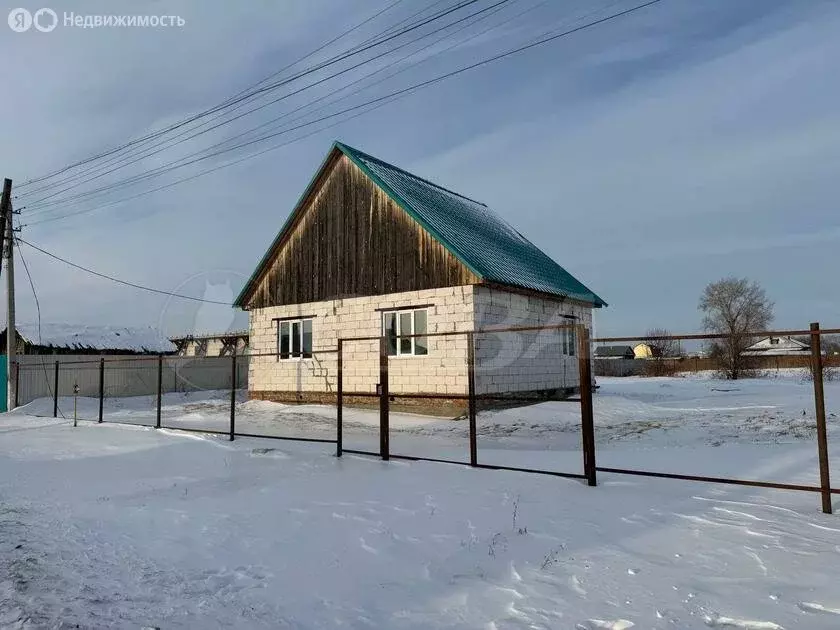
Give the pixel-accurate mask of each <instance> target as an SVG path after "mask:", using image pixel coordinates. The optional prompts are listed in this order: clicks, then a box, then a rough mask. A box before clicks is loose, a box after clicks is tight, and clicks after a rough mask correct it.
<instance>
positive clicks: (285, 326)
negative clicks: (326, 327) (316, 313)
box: [277, 319, 312, 360]
mask: <svg viewBox="0 0 840 630" xmlns="http://www.w3.org/2000/svg"><path fill="white" fill-rule="evenodd" d="M277 357H278V358H279V359H281V360H285V359H311V358H312V320H311V319H287V320H281V321H278V322H277Z"/></svg>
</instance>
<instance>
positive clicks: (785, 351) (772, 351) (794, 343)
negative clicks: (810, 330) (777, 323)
mask: <svg viewBox="0 0 840 630" xmlns="http://www.w3.org/2000/svg"><path fill="white" fill-rule="evenodd" d="M741 354H742V355H743V356H745V357H792V356H797V357H801V356H810V355H811V346H810V344H807V343H805V342H803V341H799V340H798V339H794V338H793V337H765V338H764V339H761V340H759V341H756V342H755V343H754V344H752V345H751V346H749V347H748V348H747V349H746V350H744V351H743V352H742V353H741Z"/></svg>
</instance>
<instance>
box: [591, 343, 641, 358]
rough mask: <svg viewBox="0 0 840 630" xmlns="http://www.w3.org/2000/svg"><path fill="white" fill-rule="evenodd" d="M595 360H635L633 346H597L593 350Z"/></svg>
mask: <svg viewBox="0 0 840 630" xmlns="http://www.w3.org/2000/svg"><path fill="white" fill-rule="evenodd" d="M595 358H596V359H635V358H636V353H635V352H634V351H633V346H598V347H597V348H595Z"/></svg>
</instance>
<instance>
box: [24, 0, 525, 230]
mask: <svg viewBox="0 0 840 630" xmlns="http://www.w3.org/2000/svg"><path fill="white" fill-rule="evenodd" d="M511 1H512V0H498V1H497V2H495V3H494V4H491V5H489V6H487V7H485V8H483V9H480V10H477V11H475V12H473V13H471V14H469V15H467V16H465V17H461V18H459V19H457V20H455V21H453V22H450V23H448V24H445V25H444V26H441V27H439V28H437V29H435V30H433V31H430V32H428V33H425V34H423V35H421V36H419V37H417V38H415V39H413V40H411V41H408V42H404V43H402V44H400V45H399V46H396V47H395V48H392V49H390V50H387V51H385V52H383V53H380V54H378V55H375V56H373V57H371V58H369V59H366V60H364V61H361V62H359V63H357V64H355V65H352V66H349V67H347V68H344V69H342V70H340V71H338V72H336V73H334V74H331V75H329V76H327V77H324V78H321V79H319V80H317V81H315V82H313V83H310V84H308V85H305V86H303V87H301V88H298V89H297V90H294V91H292V92H289V93H287V94H284V95H282V96H280V97H278V98H276V99H274V100H272V101H269V102H267V103H263V104H262V105H258V106H256V107H254V108H252V109H250V110H248V111H246V112H243V113H241V114H238V115H236V116H234V117H232V118H229V119H227V120H225V121H222V122H220V123H217V124H216V125H213V126H212V127H208V128H206V129H204V130H202V131H196V132H195V133H192V135H190V136H188V137H186V138H184V139H183V140H179V141H177V142H174V143H172V144H169V146H164V147H161V148H157V149H155V150H152V151H150V152H147V153H145V154H143V155H139V156H136V157H133V159H130V160H129V161H127V162H125V163H123V164H121V165H118V166H113V168H110V169H108V170H105V171H102V172H100V173H98V174H96V175H93V176H91V177H88V178H87V179H83V180H80V181H78V182H76V183H75V184H72V185H71V186H68V187H67V188H63V189H61V190H58V191H55V192H52V193H50V194H48V195H46V196H44V197H41V198H40V199H36V200H35V201H30V202H29V204H30V205H29V206H28V209H29V216H33V215H34V214H38V213H39V212H42V211H44V210H45V209H47V208H49V207H50V206H54V205H59V204H66V203H67V202H69V201H76V200H79V199H86V198H90V197H96V196H99V195H101V194H102V193H107V192H110V191H111V190H113V189H115V188H120V187H122V186H125V185H130V184H133V183H136V182H138V181H142V180H143V179H148V178H149V177H153V176H154V175H156V174H157V173H158V172H166V169H167V168H168V167H169V166H172V165H174V164H177V163H178V162H180V161H183V160H185V159H187V158H189V157H194V156H196V155H199V154H201V153H202V152H204V151H208V150H210V149H212V148H215V147H217V146H220V145H221V144H224V143H226V142H230V141H231V140H234V139H236V138H238V137H242V136H244V135H247V134H249V133H252V132H253V131H255V130H256V129H259V128H260V127H263V126H265V125H266V124H269V123H271V122H275V121H276V120H277V119H274V120H272V121H269V122H268V123H263V124H261V125H258V126H257V127H255V128H253V129H250V130H247V131H245V132H242V133H240V134H236V135H234V136H233V137H231V138H228V139H226V140H224V141H223V142H220V143H217V144H214V145H211V146H210V147H208V148H206V149H202V150H199V151H197V152H194V153H191V154H189V155H187V156H184V157H182V158H178V159H177V160H173V161H171V162H168V163H167V164H163V165H161V166H159V167H156V169H153V170H151V171H147V172H146V173H141V174H138V175H134V176H131V177H128V178H126V179H124V180H119V181H117V182H112V183H111V184H107V185H105V186H101V187H99V188H94V189H92V190H88V191H85V192H81V193H77V194H74V195H69V196H67V197H62V198H59V199H53V200H51V201H50V199H51V198H53V197H55V196H57V195H60V194H61V193H63V192H67V191H68V190H71V189H73V188H76V187H78V186H81V185H83V184H85V183H88V182H91V181H93V180H95V179H99V178H100V177H103V176H105V175H108V174H110V173H113V172H115V171H118V170H120V169H122V168H125V167H126V166H129V165H130V164H134V163H136V162H139V161H140V160H142V159H145V158H147V157H150V156H152V155H155V154H157V153H160V152H162V151H165V150H167V149H169V148H172V147H173V146H176V145H178V144H181V143H183V142H187V141H189V140H191V139H193V138H196V137H198V136H201V135H203V134H205V133H208V132H210V131H213V130H215V129H218V128H219V127H223V126H225V125H228V124H230V123H232V122H234V121H236V120H238V119H240V118H243V117H245V116H248V115H250V114H253V113H254V112H257V111H259V110H262V109H264V108H266V107H269V106H270V105H274V104H276V103H278V102H280V101H283V100H285V99H287V98H289V97H291V96H295V95H297V94H300V93H301V92H304V91H306V90H308V89H310V88H313V87H315V86H318V85H321V84H323V83H326V82H327V81H330V80H332V79H334V78H336V77H338V76H340V75H343V74H346V73H348V72H351V71H352V70H355V69H357V68H359V67H361V66H363V65H367V64H368V63H371V62H373V61H376V60H378V59H381V58H383V57H386V56H388V55H390V54H392V53H394V52H396V51H397V50H400V49H401V48H405V47H406V46H410V45H411V44H414V43H416V42H418V41H421V40H423V39H426V38H427V37H430V36H432V35H435V34H436V33H439V32H441V31H444V30H447V29H449V28H450V27H452V26H455V25H457V24H459V23H461V22H464V21H467V20H470V19H472V18H475V17H476V16H479V15H481V14H482V13H486V12H488V11H491V10H494V9H495V10H496V11H498V10H499V8H500V7H501V6H502V5H505V4H507V3H508V2H511ZM490 15H492V13H490ZM438 41H439V40H438ZM387 67H388V66H386V68H387ZM381 70H382V68H380V69H379V70H377V72H378V71H381ZM351 85H352V84H351ZM315 102H317V100H316V101H315ZM309 104H310V103H307V104H305V105H304V106H301V107H300V108H297V109H296V110H293V111H292V112H291V113H293V112H294V111H297V110H298V109H301V108H303V107H306V106H308V105H309ZM285 116H286V114H284V115H281V117H280V118H283V117H285ZM205 124H206V123H205ZM193 131H195V129H191V130H187V131H186V132H184V133H190V132H193ZM181 135H183V133H182V134H179V136H181ZM179 136H176V138H177V137H179ZM171 140H174V138H173V139H171ZM171 140H170V142H171ZM151 148H154V147H151ZM127 157H132V156H126V158H127ZM126 158H123V159H126ZM115 164H119V161H117V162H115ZM70 180H72V178H68V179H67V180H65V181H70ZM30 194H31V193H30Z"/></svg>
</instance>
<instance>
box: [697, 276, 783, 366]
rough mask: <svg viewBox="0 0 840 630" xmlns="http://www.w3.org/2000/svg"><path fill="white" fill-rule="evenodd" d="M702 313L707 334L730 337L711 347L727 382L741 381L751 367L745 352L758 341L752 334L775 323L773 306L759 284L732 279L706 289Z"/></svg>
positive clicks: (714, 343)
mask: <svg viewBox="0 0 840 630" xmlns="http://www.w3.org/2000/svg"><path fill="white" fill-rule="evenodd" d="M699 309H700V311H701V312H702V313H703V328H704V329H705V330H706V331H708V332H711V333H717V334H722V335H727V337H726V338H725V339H719V340H715V341H712V342H711V343H710V344H709V346H710V350H711V354H712V356H713V357H716V358H717V359H718V360H719V361H720V365H721V368H722V369H723V371H724V374H725V375H726V378H730V379H737V378H738V377H739V376H740V375H741V373H742V372H743V370H744V369H745V368H746V367H747V366H746V364H747V358H746V357H744V356H743V352H744V350H746V349H747V348H748V347H749V346H750V345H751V344H752V343H754V341H755V339H754V338H753V337H752V336H750V335H749V334H748V333H749V332H754V331H762V330H766V329H767V327H768V326H769V325H770V322H772V321H773V302H771V301H770V300H769V299H768V298H767V295H766V293H765V292H764V289H762V288H761V286H760V285H759V284H758V283H757V282H751V281H750V280H748V279H746V278H734V277H730V278H724V279H722V280H718V281H717V282H712V283H710V284H709V285H707V286H706V288H705V289H704V290H703V295H702V296H701V297H700V304H699Z"/></svg>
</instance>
